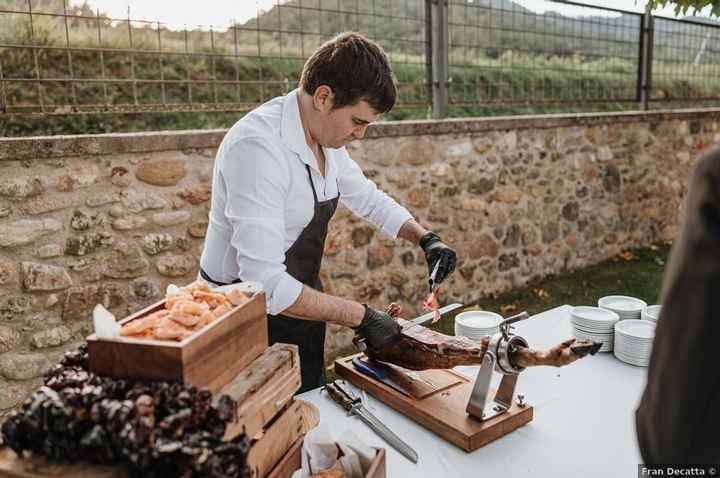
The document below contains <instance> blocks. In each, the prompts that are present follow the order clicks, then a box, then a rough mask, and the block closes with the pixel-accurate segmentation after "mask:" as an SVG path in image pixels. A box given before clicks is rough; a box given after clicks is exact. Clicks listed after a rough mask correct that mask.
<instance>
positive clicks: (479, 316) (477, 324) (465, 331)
mask: <svg viewBox="0 0 720 478" xmlns="http://www.w3.org/2000/svg"><path fill="white" fill-rule="evenodd" d="M502 321H503V318H502V316H501V315H500V314H496V313H495V312H489V311H487V310H468V311H466V312H461V313H459V314H458V315H456V316H455V335H462V336H463V337H467V338H469V339H471V340H475V341H477V340H479V339H480V338H482V337H485V336H488V335H494V334H496V333H497V332H499V331H500V328H499V325H500V322H502Z"/></svg>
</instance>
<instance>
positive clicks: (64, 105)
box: [0, 0, 428, 114]
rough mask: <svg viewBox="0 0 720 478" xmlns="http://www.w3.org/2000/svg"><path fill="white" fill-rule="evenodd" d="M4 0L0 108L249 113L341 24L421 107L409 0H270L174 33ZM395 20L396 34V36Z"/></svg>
mask: <svg viewBox="0 0 720 478" xmlns="http://www.w3.org/2000/svg"><path fill="white" fill-rule="evenodd" d="M13 3H14V7H15V9H7V8H6V9H0V108H1V109H2V111H3V112H6V113H16V112H42V113H46V114H53V113H54V114H66V113H71V112H123V111H183V110H195V111H197V110H200V111H203V110H217V111H220V110H223V111H237V110H239V111H243V110H248V109H251V108H252V107H254V106H256V105H257V104H259V103H262V102H264V101H266V100H268V99H270V98H272V97H274V96H277V95H280V94H284V93H286V92H288V91H290V90H291V89H293V88H295V86H296V85H297V82H298V80H299V78H300V73H301V71H302V67H303V64H304V62H305V59H306V58H307V57H308V56H309V55H310V54H311V53H312V52H313V51H314V50H315V49H316V48H317V47H318V46H320V44H322V43H323V42H325V41H326V40H328V39H330V38H332V37H333V36H335V35H336V34H337V33H338V32H341V31H346V30H354V31H360V32H362V33H365V34H366V35H368V36H370V37H372V38H375V39H376V40H377V41H379V42H380V43H381V44H382V45H383V46H384V47H385V49H386V50H387V51H388V53H389V55H390V58H391V60H392V63H393V65H394V67H395V71H396V75H397V79H398V90H399V106H400V107H401V108H403V107H404V108H413V107H426V106H427V105H426V103H427V97H428V94H427V84H426V78H425V63H426V59H425V53H426V50H427V47H426V41H427V40H426V34H425V22H426V20H425V17H424V15H425V9H424V8H417V7H418V5H422V2H418V1H416V0H370V1H367V0H363V1H361V0H295V1H291V2H281V1H280V0H277V2H276V4H275V6H274V7H273V8H272V9H270V10H269V11H267V12H260V11H258V15H257V16H256V17H255V18H253V19H251V20H249V21H247V22H245V23H242V24H240V23H232V24H231V25H230V26H228V27H226V28H217V27H207V28H203V27H199V28H185V29H183V30H180V31H178V30H173V29H170V28H168V27H167V26H166V25H165V24H163V23H162V22H159V21H145V20H135V19H132V18H130V17H128V18H126V19H117V18H109V17H107V16H104V15H102V14H100V13H99V12H87V11H77V9H74V10H70V11H69V10H68V6H67V3H66V0H61V1H59V2H56V3H57V4H58V5H57V6H59V8H54V9H50V10H48V9H45V10H38V9H37V8H35V9H34V8H33V6H34V4H35V3H37V0H25V1H24V2H13ZM21 4H24V9H19V8H20V7H22V6H23V5H21ZM398 22H400V23H402V24H403V25H404V29H403V32H400V33H399V34H398V33H393V25H397V24H398Z"/></svg>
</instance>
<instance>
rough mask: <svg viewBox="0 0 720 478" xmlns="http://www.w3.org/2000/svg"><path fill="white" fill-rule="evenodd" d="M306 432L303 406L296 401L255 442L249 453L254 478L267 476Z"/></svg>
mask: <svg viewBox="0 0 720 478" xmlns="http://www.w3.org/2000/svg"><path fill="white" fill-rule="evenodd" d="M305 432H306V429H305V425H304V420H303V406H302V404H301V402H296V401H294V402H292V403H291V404H290V406H288V408H287V409H286V410H284V411H283V412H282V413H281V414H280V415H279V416H278V417H277V418H276V419H275V420H274V421H273V422H272V423H271V424H270V425H269V426H268V427H266V428H265V430H263V432H262V434H261V435H260V437H259V438H257V439H255V440H253V443H252V445H251V447H250V453H248V464H249V465H250V468H251V470H252V473H253V478H264V477H265V476H267V475H268V473H270V471H271V470H272V469H273V468H274V467H275V465H277V464H278V463H279V462H280V460H282V458H283V457H284V456H285V454H286V453H287V451H288V450H290V449H291V448H292V447H293V444H294V443H295V442H296V441H297V440H298V439H299V438H300V437H302V436H303V435H304V434H305Z"/></svg>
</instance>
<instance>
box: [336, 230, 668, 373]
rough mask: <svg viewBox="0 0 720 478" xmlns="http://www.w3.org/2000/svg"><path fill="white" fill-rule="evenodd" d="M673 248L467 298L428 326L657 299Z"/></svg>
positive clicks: (631, 253) (445, 329)
mask: <svg viewBox="0 0 720 478" xmlns="http://www.w3.org/2000/svg"><path fill="white" fill-rule="evenodd" d="M669 253H670V245H668V244H659V245H654V246H651V247H649V248H647V249H630V250H627V251H625V252H623V253H622V254H620V255H619V256H617V257H614V258H612V259H609V260H607V261H604V262H601V263H600V264H596V265H594V266H590V267H586V268H584V269H579V270H576V271H573V272H568V273H566V274H562V275H553V276H548V277H545V278H544V279H541V280H539V281H537V282H533V283H531V284H529V285H527V286H525V287H523V288H520V289H515V290H512V291H510V292H507V293H504V294H500V295H498V296H495V297H485V298H483V299H480V300H479V301H478V302H477V304H468V307H466V308H464V309H461V310H458V311H453V312H451V313H448V314H446V315H444V316H443V318H442V319H441V320H440V321H439V322H438V323H436V324H434V325H432V326H430V328H432V329H434V330H438V331H440V332H442V333H444V334H448V335H454V323H455V322H454V321H455V315H457V314H458V313H460V312H461V311H462V310H473V309H482V310H490V311H492V312H497V313H498V314H501V315H503V316H505V317H508V316H511V315H514V314H516V313H518V312H522V311H523V310H526V311H527V312H528V313H529V314H530V315H533V314H537V313H540V312H543V311H545V310H548V309H552V308H553V307H558V306H560V305H564V304H569V305H574V306H576V305H592V306H597V301H598V299H599V298H600V297H603V296H606V295H616V294H617V295H629V296H632V297H637V298H639V299H642V300H644V301H645V302H647V303H648V305H651V304H657V303H659V300H660V288H661V285H662V278H663V272H664V270H665V265H666V263H667V260H668V255H669ZM441 305H442V300H441ZM356 352H357V351H356V350H355V349H354V347H353V348H351V349H347V350H342V351H340V352H339V353H338V355H337V356H346V355H350V354H353V353H356ZM328 358H329V359H331V360H334V359H335V357H328ZM327 378H328V380H334V379H335V378H337V377H335V374H334V373H333V372H332V367H330V369H328V376H327Z"/></svg>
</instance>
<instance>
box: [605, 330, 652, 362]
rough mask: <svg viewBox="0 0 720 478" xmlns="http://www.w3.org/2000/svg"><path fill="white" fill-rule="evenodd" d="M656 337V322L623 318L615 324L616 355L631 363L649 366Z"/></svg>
mask: <svg viewBox="0 0 720 478" xmlns="http://www.w3.org/2000/svg"><path fill="white" fill-rule="evenodd" d="M654 338H655V322H653V321H650V320H637V319H628V320H621V321H619V322H618V323H617V324H615V352H614V353H615V357H617V358H618V359H620V360H622V361H623V362H625V363H629V364H631V365H638V366H640V367H647V366H648V364H649V363H650V353H651V352H652V343H653V339H654Z"/></svg>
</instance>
